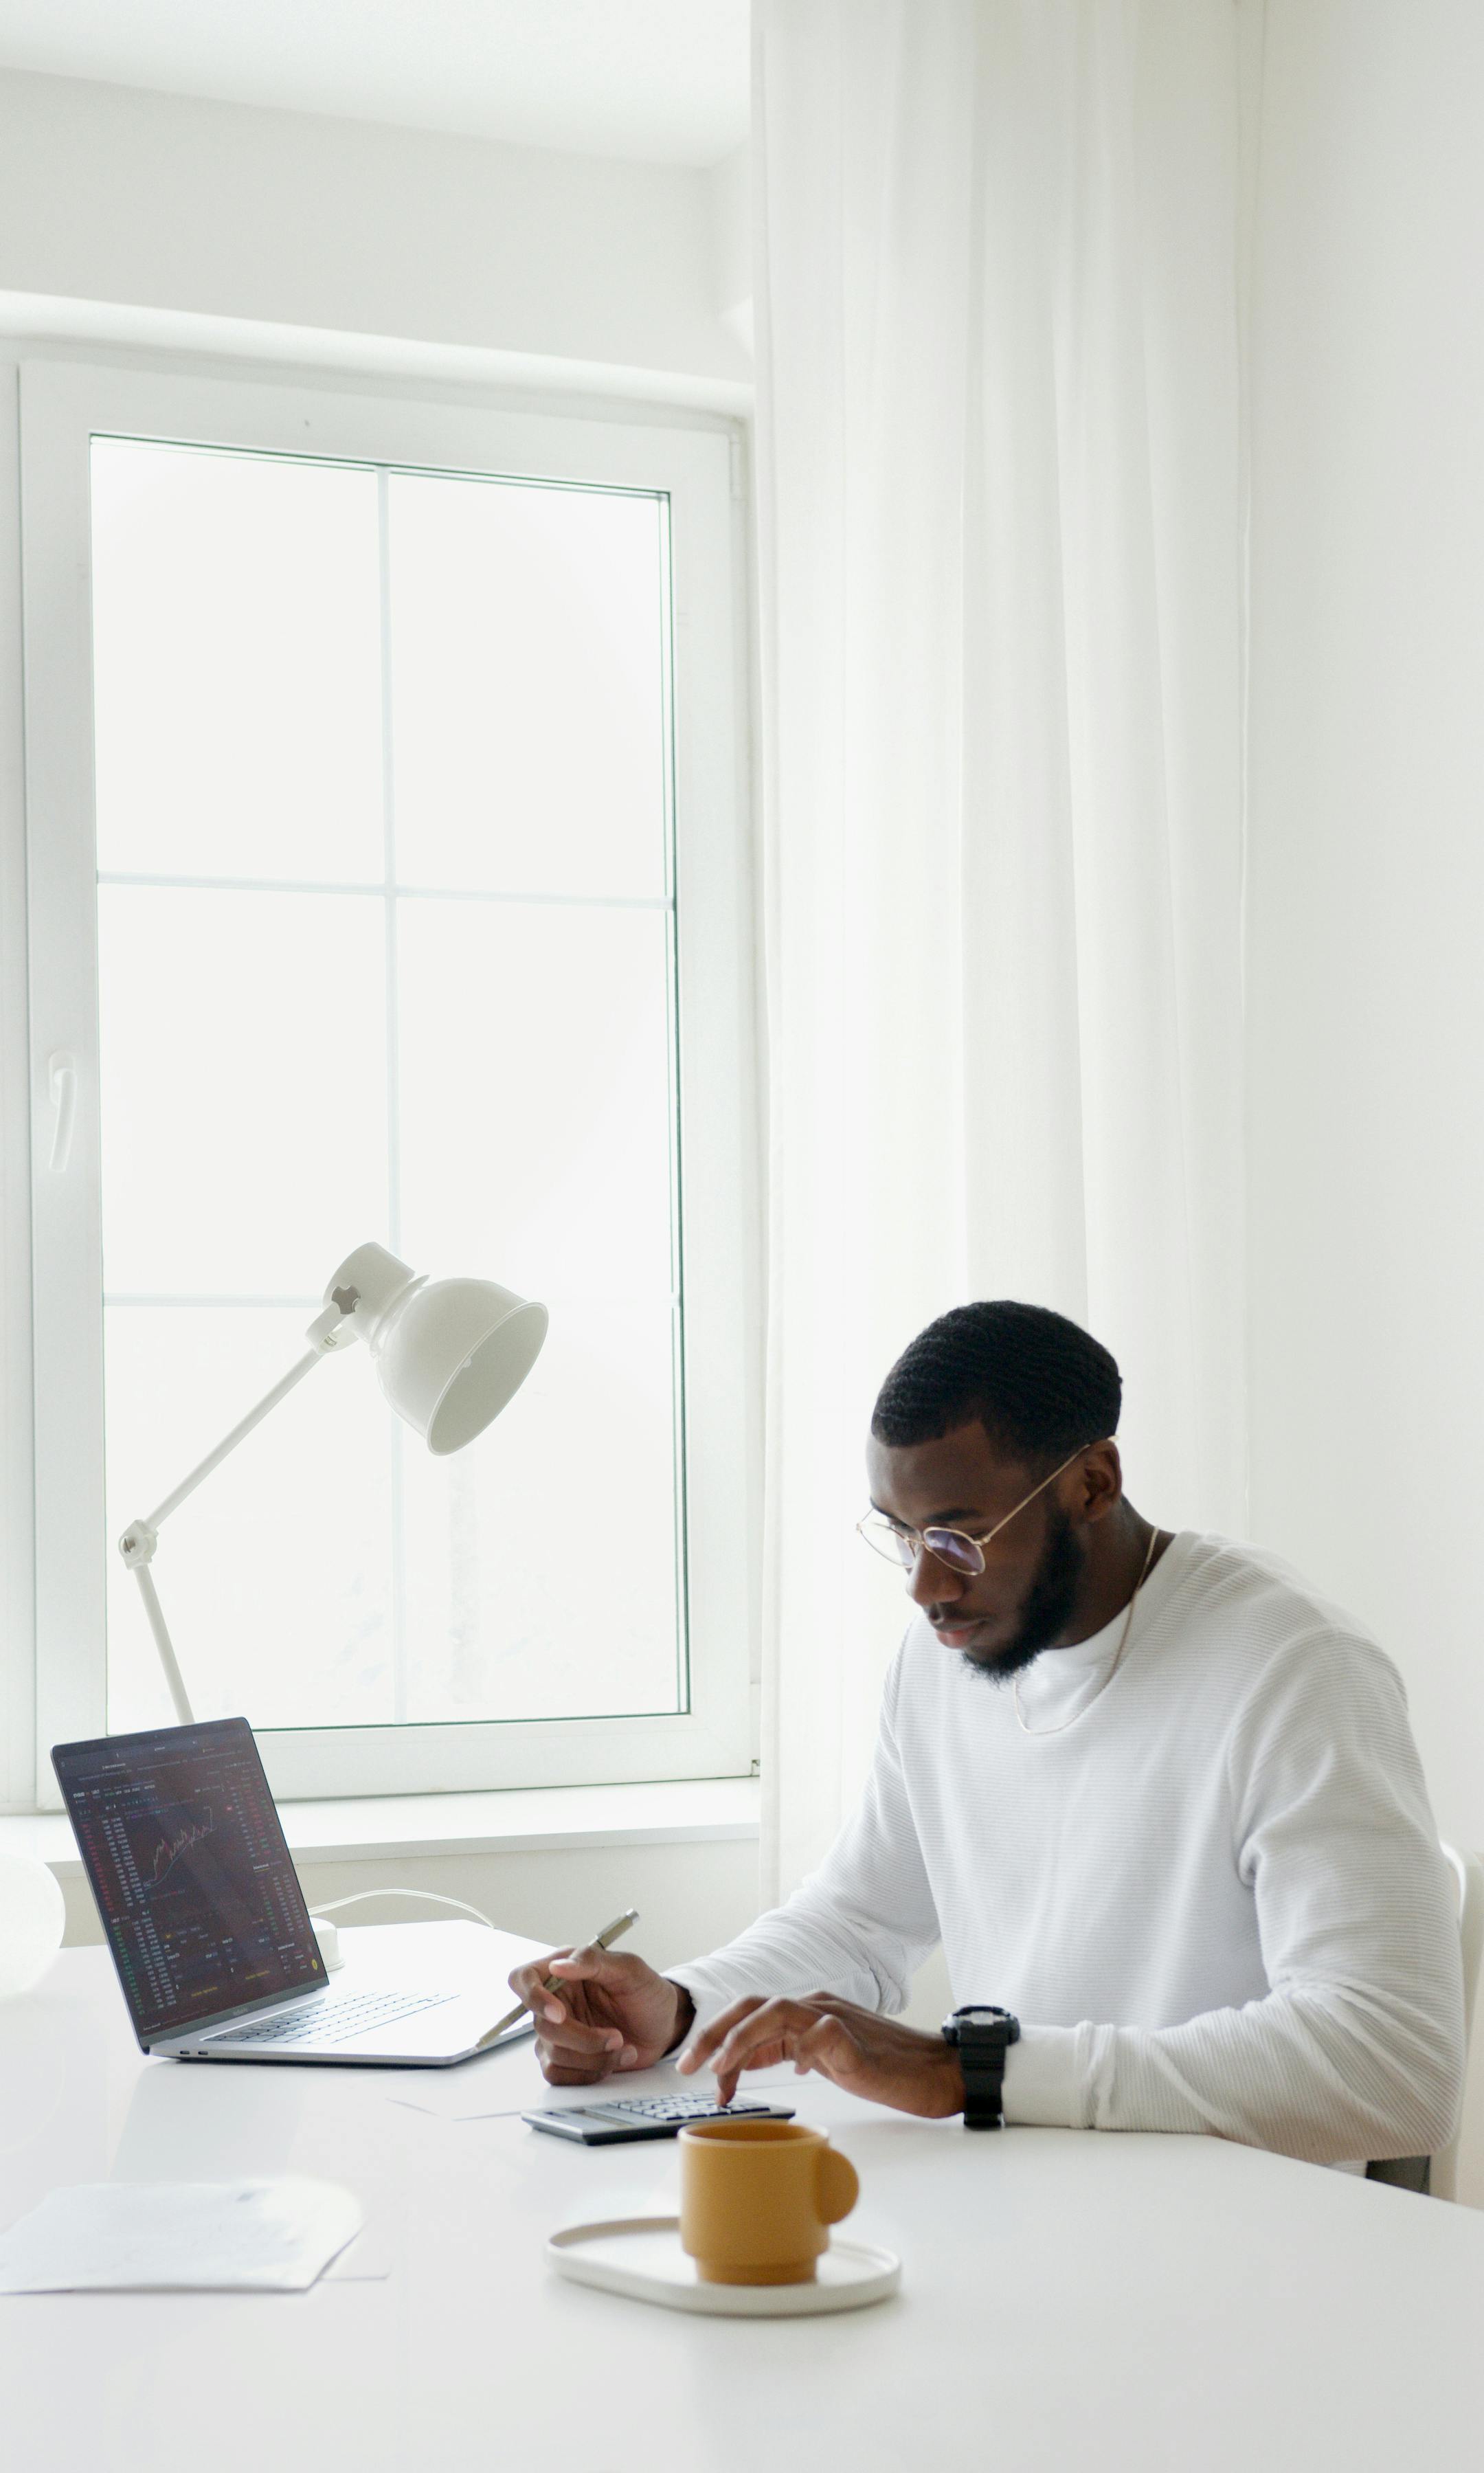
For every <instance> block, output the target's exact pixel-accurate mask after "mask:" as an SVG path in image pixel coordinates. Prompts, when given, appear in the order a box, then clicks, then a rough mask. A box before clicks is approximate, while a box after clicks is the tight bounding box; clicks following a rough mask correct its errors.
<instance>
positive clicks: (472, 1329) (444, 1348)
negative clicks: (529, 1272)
mask: <svg viewBox="0 0 1484 2473" xmlns="http://www.w3.org/2000/svg"><path fill="white" fill-rule="evenodd" d="M324 1302H325V1304H326V1305H327V1306H338V1307H339V1308H340V1309H341V1311H342V1312H343V1313H346V1314H347V1315H349V1317H350V1319H351V1322H352V1324H353V1327H354V1328H355V1330H356V1332H357V1333H358V1334H359V1336H360V1337H361V1338H363V1339H364V1340H365V1342H366V1344H367V1347H368V1348H369V1349H370V1351H371V1361H372V1363H373V1364H374V1366H375V1368H376V1376H377V1380H378V1381H379V1382H380V1384H381V1387H382V1389H383V1391H384V1392H385V1393H386V1396H387V1398H388V1400H389V1401H390V1402H391V1404H392V1405H393V1407H394V1408H395V1410H396V1413H397V1415H398V1416H399V1417H403V1418H405V1419H406V1421H407V1423H408V1425H409V1426H411V1427H413V1428H414V1429H416V1431H417V1432H418V1433H419V1434H420V1435H421V1436H422V1438H423V1440H424V1441H425V1442H426V1444H427V1447H428V1449H429V1451H430V1452H434V1453H438V1454H439V1455H440V1457H442V1456H443V1455H444V1454H446V1453H449V1452H458V1451H462V1450H463V1448H464V1446H465V1444H466V1443H471V1442H472V1441H473V1439H474V1437H475V1435H476V1434H482V1433H483V1432H484V1429H485V1428H486V1427H487V1426H488V1425H489V1424H491V1421H492V1420H493V1419H494V1418H495V1417H497V1416H498V1415H499V1413H500V1410H501V1409H502V1408H503V1407H504V1405H505V1404H506V1402H507V1401H508V1400H511V1399H513V1398H514V1397H515V1393H516V1392H517V1391H518V1390H519V1388H520V1385H521V1384H522V1382H523V1381H525V1379H526V1376H527V1375H528V1374H529V1373H530V1371H531V1368H532V1366H533V1365H534V1364H535V1363H536V1360H537V1358H538V1357H539V1355H540V1353H541V1343H542V1341H543V1340H544V1339H545V1337H546V1325H547V1319H548V1317H547V1313H546V1309H545V1307H544V1306H539V1305H533V1304H532V1303H531V1302H530V1300H529V1299H528V1298H525V1297H519V1296H516V1294H515V1290H514V1289H513V1288H502V1287H501V1286H500V1285H499V1284H498V1283H497V1282H496V1281H494V1280H428V1279H419V1278H418V1276H417V1275H416V1274H415V1273H414V1271H413V1270H412V1269H411V1267H410V1265H409V1264H408V1263H406V1262H401V1261H398V1260H397V1258H396V1256H395V1254H389V1253H388V1252H387V1250H386V1248H385V1246H383V1245H358V1246H357V1248H356V1250H355V1252H354V1253H353V1254H351V1255H348V1256H347V1259H346V1261H344V1262H342V1263H341V1265H340V1268H339V1270H338V1271H336V1273H335V1274H334V1276H333V1278H332V1279H331V1281H330V1284H329V1286H328V1287H327V1288H326V1290H325V1296H324Z"/></svg>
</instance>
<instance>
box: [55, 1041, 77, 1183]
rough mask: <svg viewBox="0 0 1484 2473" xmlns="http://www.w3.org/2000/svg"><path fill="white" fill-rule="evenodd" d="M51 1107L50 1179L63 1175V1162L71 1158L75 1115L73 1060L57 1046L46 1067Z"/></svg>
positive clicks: (65, 1165)
mask: <svg viewBox="0 0 1484 2473" xmlns="http://www.w3.org/2000/svg"><path fill="white" fill-rule="evenodd" d="M47 1078H48V1082H49V1084H50V1088H51V1097H52V1106H53V1108H54V1109H55V1110H56V1116H55V1117H54V1120H53V1124H52V1156H51V1162H50V1165H51V1170H52V1174H53V1175H54V1176H65V1174H66V1172H67V1162H68V1160H69V1159H70V1158H71V1157H72V1129H73V1126H74V1124H75V1123H76V1121H77V1113H78V1066H77V1058H76V1057H75V1056H69V1055H68V1053H67V1051H66V1049H65V1048H64V1047H60V1048H59V1049H58V1051H57V1053H56V1055H55V1056H54V1057H52V1058H51V1060H50V1062H49V1064H48V1066H47Z"/></svg>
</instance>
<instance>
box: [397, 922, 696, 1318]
mask: <svg viewBox="0 0 1484 2473" xmlns="http://www.w3.org/2000/svg"><path fill="white" fill-rule="evenodd" d="M398 911H399V919H400V924H399V947H400V985H401V1003H400V1013H401V1024H402V1038H401V1055H402V1091H401V1156H402V1194H403V1200H402V1225H403V1228H404V1230H405V1231H406V1236H407V1242H408V1245H409V1246H410V1247H411V1248H412V1250H413V1252H414V1253H415V1254H416V1255H417V1256H418V1258H419V1261H437V1262H439V1263H440V1264H442V1265H443V1266H444V1267H446V1268H448V1269H450V1270H452V1269H460V1270H468V1271H475V1272H480V1273H482V1274H484V1275H486V1276H488V1277H491V1278H494V1279H497V1280H503V1281H504V1282H505V1283H506V1285H508V1286H511V1287H515V1288H519V1289H521V1291H522V1293H524V1294H527V1295H533V1296H538V1297H543V1298H546V1299H547V1300H548V1301H549V1300H550V1299H551V1298H552V1297H554V1296H556V1295H559V1294H561V1295H572V1294H576V1295H583V1296H589V1297H590V1296H596V1295H603V1296H620V1297H626V1298H629V1299H637V1298H640V1297H645V1298H657V1299H662V1300H666V1301H667V1300H668V1297H669V1293H670V1286H671V1263H670V1106H669V1099H670V1092H669V1070H668V1068H669V1054H668V1040H669V1028H668V1022H667V1019H666V1007H665V998H666V970H667V964H666V939H665V918H664V914H663V913H662V912H659V911H653V910H607V909H598V910H565V909H558V908H552V909H545V908H539V907H532V908H530V909H525V908H514V907H510V908H508V907H507V906H506V905H505V904H503V903H489V902H474V901H469V902H458V901H403V902H400V903H399V904H398Z"/></svg>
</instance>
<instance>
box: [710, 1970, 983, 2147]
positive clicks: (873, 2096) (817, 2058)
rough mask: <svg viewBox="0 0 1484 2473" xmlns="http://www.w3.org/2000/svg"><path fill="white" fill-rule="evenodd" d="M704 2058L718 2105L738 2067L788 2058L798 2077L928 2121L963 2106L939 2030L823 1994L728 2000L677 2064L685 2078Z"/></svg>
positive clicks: (950, 2053) (960, 2079) (957, 2073)
mask: <svg viewBox="0 0 1484 2473" xmlns="http://www.w3.org/2000/svg"><path fill="white" fill-rule="evenodd" d="M706 2061H709V2062H710V2064H711V2067H712V2069H713V2070H714V2071H715V2073H716V2079H717V2092H718V2094H719V2096H720V2098H721V2101H722V2102H723V2103H730V2101H731V2099H732V2097H733V2096H734V2095H735V2093H736V2088H737V2080H738V2078H739V2077H741V2076H742V2073H743V2072H744V2070H766V2069H774V2068H776V2067H777V2065H778V2062H779V2061H792V2062H793V2064H794V2067H795V2069H796V2071H798V2072H799V2074H800V2075H801V2076H802V2075H803V2073H804V2072H805V2071H808V2070H817V2071H818V2072H819V2075H820V2077H826V2078H832V2079H833V2081H834V2083H835V2085H836V2086H842V2087H845V2088H847V2089H848V2090H849V2092H850V2094H851V2095H859V2096H864V2097H866V2099H867V2100H868V2101H869V2102H872V2103H889V2104H893V2105H895V2107H896V2109H897V2110H898V2112H915V2113H919V2114H921V2115H922V2118H923V2119H924V2120H927V2121H946V2120H947V2119H949V2118H950V2116H951V2115H952V2114H954V2113H956V2112H962V2111H963V2109H964V2074H963V2071H962V2068H961V2067H960V2064H959V2057H958V2054H957V2053H956V2052H955V2051H954V2050H953V2048H952V2046H951V2045H950V2044H945V2042H944V2040H943V2037H942V2036H941V2035H923V2034H921V2033H920V2032H919V2031H918V2029H916V2028H915V2027H903V2026H902V2025H901V2024H900V2022H899V2021H898V2019H896V2018H882V2017H880V2016H878V2014H877V2013H876V2011H875V2010H874V2009H860V2008H857V2006H856V2005H855V2003H854V2002H853V2001H837V2000H836V1999H835V1997H834V1995H833V1993H829V1992H813V1993H810V1994H809V1996H808V1998H807V1999H806V2000H802V2001H761V2000H757V1999H755V1998H754V1999H752V2000H747V2001H734V2002H733V2003H732V2005H731V2006H730V2009H724V2010H723V2011H722V2013H721V2016H720V2017H719V2018H713V2019H712V2021H711V2024H710V2025H709V2027H706V2028H705V2029H703V2031H702V2032H701V2033H700V2034H699V2035H697V2036H696V2037H695V2038H694V2039H693V2041H692V2042H691V2043H690V2044H688V2045H687V2046H686V2049H685V2051H684V2052H683V2053H682V2055H681V2060H680V2067H681V2069H682V2071H684V2072H685V2073H686V2074H687V2075H688V2074H689V2073H690V2072H691V2071H693V2070H699V2069H700V2068H701V2067H702V2065H703V2063H704V2062H706Z"/></svg>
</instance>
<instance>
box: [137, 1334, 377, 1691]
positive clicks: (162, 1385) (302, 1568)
mask: <svg viewBox="0 0 1484 2473" xmlns="http://www.w3.org/2000/svg"><path fill="white" fill-rule="evenodd" d="M308 1320H309V1316H308V1314H307V1313H305V1312H302V1311H294V1310H285V1309H281V1308H269V1307H258V1308H241V1307H238V1308H229V1307H220V1306H172V1307H155V1306H142V1307H141V1306H110V1307H109V1308H108V1311H107V1314H106V1316H105V1333H104V1338H105V1348H106V1351H107V1360H108V1535H109V1538H110V1540H111V1539H113V1538H116V1537H119V1536H121V1535H122V1534H123V1531H124V1530H125V1529H126V1528H127V1527H128V1525H129V1524H130V1522H131V1521H132V1520H140V1519H143V1518H144V1516H145V1514H146V1513H147V1512H148V1511H150V1510H151V1509H152V1508H153V1506H154V1505H155V1504H156V1502H159V1501H163V1499H164V1497H165V1496H166V1495H167V1494H168V1493H169V1492H170V1489H171V1487H172V1486H174V1485H177V1484H179V1482H180V1478H181V1477H184V1476H185V1475H186V1473H187V1471H188V1470H190V1469H192V1468H194V1467H195V1465H196V1463H197V1462H198V1460H200V1459H202V1458H203V1456H204V1454H205V1453H207V1452H208V1451H210V1450H211V1449H212V1447H213V1446H214V1445H215V1444H217V1443H219V1442H220V1441H221V1439H222V1436H223V1435H224V1434H225V1433H226V1432H227V1429H228V1428H229V1427H230V1426H231V1425H232V1424H233V1423H234V1422H235V1420H236V1419H237V1418H238V1417H240V1416H243V1415H245V1414H246V1412H247V1410H248V1409H249V1408H251V1405H252V1404H253V1402H254V1401H255V1400H258V1399H261V1397H262V1395H263V1393H264V1392H265V1391H267V1390H268V1389H269V1388H270V1386H271V1385H272V1384H273V1383H274V1382H275V1381H277V1379H278V1377H279V1376H280V1375H281V1374H285V1373H287V1371H288V1369H289V1367H290V1366H291V1365H292V1364H293V1362H294V1359H295V1358H296V1357H299V1356H300V1355H301V1354H302V1351H303V1333H304V1326H305V1324H306V1322H307V1321H308ZM391 1423H392V1420H391V1412H390V1410H389V1409H387V1408H386V1406H385V1404H384V1403H383V1401H382V1399H381V1396H380V1394H379V1392H377V1390H376V1388H375V1383H374V1378H373V1377H372V1376H371V1368H370V1366H369V1365H368V1364H367V1362H366V1359H365V1352H364V1351H363V1350H361V1349H352V1350H349V1351H347V1356H346V1358H345V1359H344V1361H342V1360H341V1359H339V1358H337V1357H327V1358H326V1359H325V1361H324V1363H323V1365H321V1366H318V1367H316V1369H315V1371H314V1373H313V1374H311V1375H310V1376H308V1378H307V1379H306V1381H304V1382H303V1383H302V1384H301V1385H300V1386H299V1389H298V1390H297V1391H293V1392H291V1393H290V1394H289V1397H288V1398H287V1399H286V1400H284V1401H282V1402H281V1403H280V1404H279V1405H278V1406H277V1407H276V1408H275V1411H274V1413H273V1416H272V1418H271V1419H269V1420H267V1421H266V1422H265V1423H264V1424H263V1425H262V1426H261V1427H260V1428H259V1429H258V1430H257V1432H256V1433H253V1434H250V1435H249V1436H248V1439H247V1441H246V1442H245V1443H243V1444H241V1445H240V1446H239V1448H238V1450H237V1451H236V1452H235V1453H233V1455H232V1457H231V1459H230V1460H229V1461H227V1464H226V1466H225V1467H224V1468H222V1469H220V1470H218V1471H216V1472H215V1473H214V1474H213V1475H212V1476H211V1477H209V1478H208V1479H207V1480H206V1482H205V1484H204V1485H203V1487H202V1489H201V1492H200V1493H199V1494H197V1495H193V1496H192V1497H191V1500H190V1501H188V1502H185V1503H182V1504H181V1506H180V1510H179V1511H178V1512H177V1513H176V1514H175V1516H174V1517H173V1519H172V1520H171V1521H170V1522H169V1524H168V1525H167V1526H166V1527H164V1528H162V1529H161V1531H160V1542H159V1550H158V1552H157V1554H156V1560H155V1566H154V1570H155V1581H156V1587H157V1589H158V1591H159V1597H160V1603H161V1604H162V1606H163V1607H164V1610H165V1621H166V1622H167V1623H168V1624H169V1626H170V1635H171V1638H172V1639H173V1641H174V1642H175V1645H176V1654H177V1656H178V1658H179V1660H180V1671H181V1674H182V1675H183V1677H184V1680H185V1688H186V1690H187V1692H188V1693H189V1694H190V1697H191V1704H192V1706H193V1708H194V1709H195V1711H196V1714H197V1716H198V1717H236V1716H239V1715H246V1716H247V1717H251V1721H252V1723H253V1724H254V1725H255V1726H353V1725H357V1724H360V1725H375V1724H380V1723H385V1722H386V1721H388V1720H389V1719H390V1718H391V1717H393V1716H394V1714H395V1676H394V1659H393V1645H392V1628H393V1627H392V1551H391V1535H392V1508H393V1486H392V1441H391ZM108 1559H109V1571H108V1722H109V1725H110V1726H111V1727H112V1728H113V1729H114V1730H115V1731H116V1732H118V1731H123V1730H126V1729H127V1728H129V1727H132V1726H148V1725H158V1724H166V1725H168V1724H170V1723H171V1722H172V1711H171V1707H170V1701H169V1697H168V1694H167V1693H166V1690H165V1684H164V1678H163V1676H162V1675H161V1673H160V1670H159V1665H158V1661H157V1659H156V1654H155V1644H154V1638H153V1635H152V1634H151V1631H150V1627H149V1623H148V1621H147V1620H146V1618H145V1612H144V1607H143V1604H142V1603H141V1601H140V1598H139V1594H138V1591H137V1589H136V1588H135V1586H134V1584H133V1582H132V1580H131V1578H130V1576H129V1573H127V1572H126V1571H125V1569H124V1566H123V1563H122V1561H121V1560H120V1558H119V1556H118V1555H117V1554H116V1553H113V1552H110V1554H109V1558H108Z"/></svg>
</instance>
